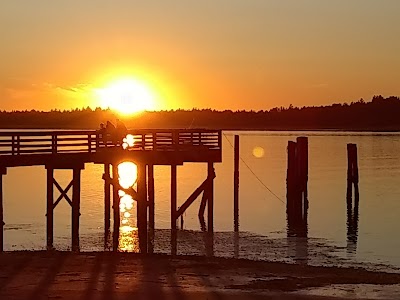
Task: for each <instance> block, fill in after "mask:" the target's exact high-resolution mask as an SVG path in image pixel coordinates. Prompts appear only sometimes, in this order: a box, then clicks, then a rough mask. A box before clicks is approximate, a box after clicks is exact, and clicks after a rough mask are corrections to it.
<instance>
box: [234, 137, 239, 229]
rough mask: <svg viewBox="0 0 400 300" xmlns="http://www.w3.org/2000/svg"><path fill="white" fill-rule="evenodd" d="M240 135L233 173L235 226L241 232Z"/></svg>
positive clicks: (236, 139) (236, 138)
mask: <svg viewBox="0 0 400 300" xmlns="http://www.w3.org/2000/svg"><path fill="white" fill-rule="evenodd" d="M239 151H240V150H239V135H235V147H234V171H233V226H234V232H238V231H239V157H240V154H239V153H240V152H239Z"/></svg>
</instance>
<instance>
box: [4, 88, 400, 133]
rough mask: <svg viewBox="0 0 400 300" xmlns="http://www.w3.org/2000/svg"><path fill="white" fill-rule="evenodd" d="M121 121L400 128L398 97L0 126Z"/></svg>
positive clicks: (53, 115)
mask: <svg viewBox="0 0 400 300" xmlns="http://www.w3.org/2000/svg"><path fill="white" fill-rule="evenodd" d="M117 118H120V119H121V120H123V121H124V122H125V124H126V125H127V127H128V128H215V129H231V130H335V129H336V130H372V131H386V130H387V131H398V130H400V98H399V97H388V98H384V97H382V96H374V97H373V98H372V100H371V101H369V102H365V101H364V100H363V99H360V100H359V101H357V102H352V103H350V104H347V103H343V104H333V105H329V106H311V107H295V106H293V105H290V106H289V107H276V108H273V109H270V110H265V111H264V110H261V111H244V110H243V111H231V110H224V111H217V110H212V109H192V110H174V111H172V110H171V111H156V112H143V113H141V114H137V115H134V116H130V117H119V116H118V115H116V114H115V113H113V112H112V111H110V110H102V109H100V108H97V109H94V110H92V109H91V108H85V109H75V110H72V111H59V110H52V111H50V112H42V111H35V110H31V111H11V112H6V111H3V112H0V128H3V129H5V128H38V129H39V128H49V129H50V128H52V129H58V128H64V129H95V128H98V127H99V124H100V123H101V122H105V121H107V120H111V121H112V122H115V120H116V119H117Z"/></svg>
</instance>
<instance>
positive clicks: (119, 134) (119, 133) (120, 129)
mask: <svg viewBox="0 0 400 300" xmlns="http://www.w3.org/2000/svg"><path fill="white" fill-rule="evenodd" d="M127 133H128V129H127V128H126V126H125V124H124V123H122V122H121V120H119V119H117V127H116V130H115V135H116V140H117V141H116V145H117V146H118V145H122V140H123V139H124V138H125V137H126V134H127Z"/></svg>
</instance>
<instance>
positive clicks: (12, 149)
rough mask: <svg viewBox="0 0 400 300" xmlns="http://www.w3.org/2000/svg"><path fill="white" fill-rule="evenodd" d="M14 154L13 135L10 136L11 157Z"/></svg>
mask: <svg viewBox="0 0 400 300" xmlns="http://www.w3.org/2000/svg"><path fill="white" fill-rule="evenodd" d="M14 154H15V135H12V136H11V155H14Z"/></svg>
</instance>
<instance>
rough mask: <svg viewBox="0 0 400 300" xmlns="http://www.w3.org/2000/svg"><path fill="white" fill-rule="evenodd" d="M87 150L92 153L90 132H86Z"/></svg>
mask: <svg viewBox="0 0 400 300" xmlns="http://www.w3.org/2000/svg"><path fill="white" fill-rule="evenodd" d="M88 151H89V153H92V134H90V133H89V134H88Z"/></svg>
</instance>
